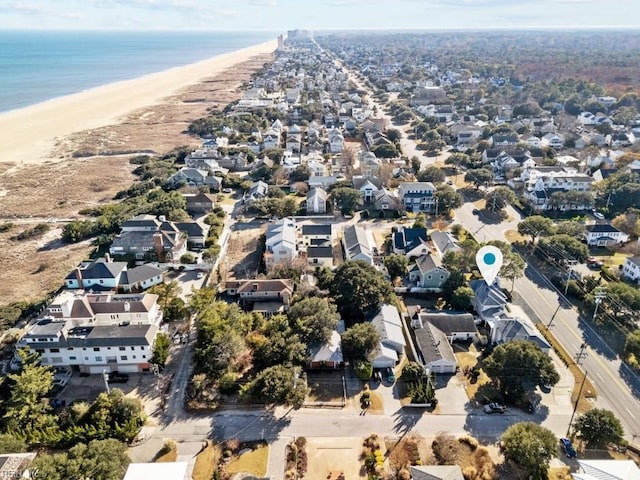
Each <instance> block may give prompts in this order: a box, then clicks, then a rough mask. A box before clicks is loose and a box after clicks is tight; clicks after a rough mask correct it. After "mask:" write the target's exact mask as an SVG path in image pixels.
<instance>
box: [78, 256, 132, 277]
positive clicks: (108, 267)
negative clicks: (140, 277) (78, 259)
mask: <svg viewBox="0 0 640 480" xmlns="http://www.w3.org/2000/svg"><path fill="white" fill-rule="evenodd" d="M126 269H127V262H108V261H106V260H105V259H104V258H98V259H97V260H95V261H93V262H92V263H91V264H89V265H88V266H87V267H86V268H80V272H81V275H82V278H83V279H103V278H118V276H119V275H120V274H121V273H122V272H123V271H125V270H126ZM75 275H76V271H75V270H73V271H72V272H71V273H69V275H67V277H66V279H72V278H75Z"/></svg>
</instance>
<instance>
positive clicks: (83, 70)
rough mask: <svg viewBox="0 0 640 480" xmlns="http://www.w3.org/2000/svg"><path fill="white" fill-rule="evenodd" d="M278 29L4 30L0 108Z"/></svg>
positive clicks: (183, 61)
mask: <svg viewBox="0 0 640 480" xmlns="http://www.w3.org/2000/svg"><path fill="white" fill-rule="evenodd" d="M276 36H277V33H276V32H262V31H261V32H237V33H236V32H123V31H100V32H95V31H73V32H72V31H66V32H63V31H0V112H4V111H8V110H14V109H17V108H22V107H26V106H28V105H32V104H35V103H39V102H42V101H44V100H49V99H51V98H55V97H60V96H62V95H68V94H71V93H77V92H81V91H83V90H86V89H88V88H92V87H97V86H99V85H104V84H107V83H111V82H115V81H119V80H127V79H130V78H136V77H139V76H141V75H145V74H148V73H153V72H159V71H162V70H166V69H168V68H171V67H176V66H181V65H187V64H189V63H193V62H197V61H199V60H204V59H207V58H211V57H214V56H216V55H221V54H223V53H228V52H231V51H234V50H238V49H241V48H245V47H250V46H252V45H256V44H258V43H263V42H266V41H268V40H272V39H274V38H275V37H276Z"/></svg>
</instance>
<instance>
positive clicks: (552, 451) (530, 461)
mask: <svg viewBox="0 0 640 480" xmlns="http://www.w3.org/2000/svg"><path fill="white" fill-rule="evenodd" d="M500 440H501V443H502V446H503V449H504V455H505V458H508V459H510V460H513V461H514V462H516V463H517V464H518V465H520V466H521V467H522V468H523V469H524V470H525V472H526V473H527V474H528V475H530V476H531V478H532V479H533V480H546V479H547V470H548V469H549V461H550V460H551V459H552V458H554V457H555V456H556V452H557V449H558V439H557V438H556V436H555V435H554V434H553V432H552V431H551V430H549V429H548V428H545V427H541V426H540V425H537V424H535V423H533V422H520V423H516V424H514V425H511V426H510V427H509V428H508V429H507V430H506V431H505V432H504V433H503V434H502V437H501V438H500Z"/></svg>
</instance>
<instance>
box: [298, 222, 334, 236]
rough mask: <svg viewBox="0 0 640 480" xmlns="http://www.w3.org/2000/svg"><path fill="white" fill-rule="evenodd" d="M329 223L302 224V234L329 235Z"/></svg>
mask: <svg viewBox="0 0 640 480" xmlns="http://www.w3.org/2000/svg"><path fill="white" fill-rule="evenodd" d="M332 227H333V226H332V225H331V224H311V225H302V235H331V230H332Z"/></svg>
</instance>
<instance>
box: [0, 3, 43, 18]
mask: <svg viewBox="0 0 640 480" xmlns="http://www.w3.org/2000/svg"><path fill="white" fill-rule="evenodd" d="M0 13H9V14H11V13H13V14H19V15H50V14H52V13H55V12H54V11H53V10H51V9H48V8H44V7H42V6H41V5H37V4H35V3H32V2H22V1H14V2H9V1H0Z"/></svg>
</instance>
